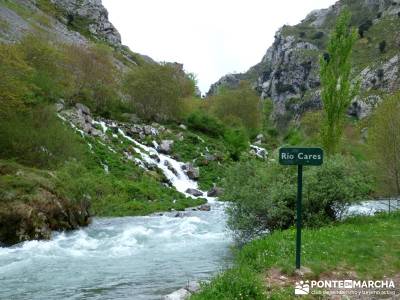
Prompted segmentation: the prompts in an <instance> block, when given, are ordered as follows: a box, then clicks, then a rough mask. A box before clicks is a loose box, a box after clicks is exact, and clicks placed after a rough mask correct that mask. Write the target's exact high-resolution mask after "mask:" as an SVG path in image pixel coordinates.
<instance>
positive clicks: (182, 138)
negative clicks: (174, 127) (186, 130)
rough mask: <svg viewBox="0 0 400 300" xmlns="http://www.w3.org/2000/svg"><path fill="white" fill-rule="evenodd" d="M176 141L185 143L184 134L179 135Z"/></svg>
mask: <svg viewBox="0 0 400 300" xmlns="http://www.w3.org/2000/svg"><path fill="white" fill-rule="evenodd" d="M176 139H177V140H178V141H181V142H182V141H183V140H184V136H183V133H182V132H179V133H178V134H177V135H176Z"/></svg>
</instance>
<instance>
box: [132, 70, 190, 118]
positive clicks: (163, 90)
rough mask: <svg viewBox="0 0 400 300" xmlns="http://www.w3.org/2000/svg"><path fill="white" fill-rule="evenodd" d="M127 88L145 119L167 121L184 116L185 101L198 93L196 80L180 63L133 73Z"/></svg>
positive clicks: (136, 108) (133, 71) (135, 106)
mask: <svg viewBox="0 0 400 300" xmlns="http://www.w3.org/2000/svg"><path fill="white" fill-rule="evenodd" d="M124 88H125V91H126V93H127V94H128V95H129V97H130V99H131V102H132V103H133V106H134V108H135V110H136V112H137V113H138V114H139V115H140V116H141V117H142V118H144V119H147V120H156V121H167V120H176V119H180V118H181V117H182V109H183V107H182V105H183V99H184V98H185V97H188V96H192V95H193V93H194V83H193V80H191V79H189V78H188V77H187V76H186V74H185V73H184V72H183V70H182V68H181V67H180V65H179V64H168V63H165V64H148V65H145V66H142V67H138V68H135V69H134V70H132V71H131V72H129V73H128V74H127V76H126V78H125V80H124Z"/></svg>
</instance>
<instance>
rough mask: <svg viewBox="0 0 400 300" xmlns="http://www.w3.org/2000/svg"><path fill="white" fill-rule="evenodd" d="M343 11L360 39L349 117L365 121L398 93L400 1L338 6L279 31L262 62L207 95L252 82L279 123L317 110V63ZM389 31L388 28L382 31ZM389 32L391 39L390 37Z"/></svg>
mask: <svg viewBox="0 0 400 300" xmlns="http://www.w3.org/2000/svg"><path fill="white" fill-rule="evenodd" d="M344 7H347V8H348V9H349V10H350V11H351V13H352V25H353V26H354V27H355V28H357V29H358V32H359V35H360V39H359V40H358V41H357V43H356V46H355V54H354V56H353V70H354V74H353V75H354V78H355V80H360V81H361V94H360V97H359V98H357V99H354V103H353V104H352V106H351V107H350V108H349V113H350V114H352V115H355V116H357V117H359V118H363V117H365V116H367V115H368V114H369V113H370V112H371V111H372V109H373V108H374V107H375V106H376V104H377V103H379V101H380V100H381V95H382V94H384V93H392V92H394V91H396V90H398V89H399V88H400V78H399V70H398V65H399V57H398V47H399V45H400V36H399V35H398V34H397V33H394V32H398V29H399V26H400V21H399V17H400V1H398V0H396V1H388V0H355V1H345V0H340V1H338V2H337V3H336V4H335V5H332V6H331V7H329V8H327V9H322V10H316V11H313V12H311V13H310V14H309V15H308V16H307V17H306V18H305V19H304V20H303V21H302V22H301V23H300V24H298V25H296V26H286V25H285V26H283V27H282V28H281V29H279V31H278V32H277V33H276V35H275V41H274V43H273V45H272V46H271V47H270V48H269V49H268V50H267V52H266V54H265V56H264V57H263V58H262V60H261V62H260V63H259V64H257V65H256V66H254V67H252V68H250V70H249V71H248V72H246V73H244V74H229V75H226V76H224V77H222V78H221V79H220V80H219V81H218V82H217V83H215V84H214V85H212V86H211V89H210V91H209V93H208V94H209V95H212V94H215V93H217V92H218V89H219V88H220V87H221V86H225V87H227V88H235V87H237V86H238V85H239V82H240V81H241V80H251V81H252V84H253V86H254V88H255V89H256V90H257V92H258V93H259V94H260V96H261V98H263V99H265V98H270V99H272V101H273V103H274V112H273V117H274V119H275V120H276V121H277V122H278V123H285V122H288V120H291V119H293V118H297V117H299V116H301V115H302V114H303V113H304V112H306V111H309V110H316V109H320V108H321V107H322V103H321V95H320V84H321V83H320V78H319V60H320V57H321V55H323V54H324V51H325V49H326V44H327V41H328V37H329V34H330V32H331V30H332V29H333V26H334V23H335V20H336V18H337V16H338V15H339V13H340V11H341V10H342V9H343V8H344ZM388 26H389V28H387V27H388ZM391 32H392V33H391Z"/></svg>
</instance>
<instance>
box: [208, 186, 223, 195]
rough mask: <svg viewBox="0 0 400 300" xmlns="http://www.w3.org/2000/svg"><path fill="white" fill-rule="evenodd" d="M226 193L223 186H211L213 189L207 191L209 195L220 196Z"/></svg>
mask: <svg viewBox="0 0 400 300" xmlns="http://www.w3.org/2000/svg"><path fill="white" fill-rule="evenodd" d="M223 193H224V189H223V188H219V187H216V186H214V187H213V188H211V190H209V191H208V192H207V197H219V196H221V195H222V194H223Z"/></svg>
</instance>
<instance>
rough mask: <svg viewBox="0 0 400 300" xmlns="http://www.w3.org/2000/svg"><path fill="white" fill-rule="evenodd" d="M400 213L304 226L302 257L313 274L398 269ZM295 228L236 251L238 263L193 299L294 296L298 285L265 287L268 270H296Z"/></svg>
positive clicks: (378, 273) (371, 275)
mask: <svg viewBox="0 0 400 300" xmlns="http://www.w3.org/2000/svg"><path fill="white" fill-rule="evenodd" d="M399 228H400V212H396V213H392V214H379V215H377V216H374V217H354V218H350V219H348V220H346V221H345V222H343V223H338V224H336V225H332V226H327V227H322V228H319V229H305V230H303V244H302V255H303V256H302V262H303V265H304V266H306V267H308V268H310V269H311V271H312V274H311V275H309V276H308V277H309V279H318V278H319V276H322V275H324V274H327V273H329V272H338V273H345V272H349V271H352V272H356V274H357V277H358V278H359V279H360V280H363V279H364V280H367V279H376V280H380V279H382V278H383V276H393V275H395V274H398V273H399V272H400V260H399V257H400V238H399V237H400V235H399ZM294 257H295V230H294V229H290V230H285V231H281V232H275V233H273V234H271V235H270V236H267V237H265V238H262V239H259V240H255V241H253V242H251V243H249V244H248V245H246V246H245V247H244V248H243V249H241V250H240V251H238V252H237V254H236V258H235V267H234V268H232V269H230V270H228V271H226V272H224V273H222V274H220V275H218V276H217V277H216V278H215V279H214V280H213V281H212V282H211V283H210V284H206V285H204V286H203V289H202V291H201V292H200V293H199V294H197V295H195V296H193V297H192V298H191V299H192V300H202V299H207V300H212V299H294V298H295V297H294V287H293V286H291V285H290V286H286V287H283V288H282V287H274V286H272V288H271V290H267V288H266V286H265V285H264V284H265V283H264V278H265V274H266V272H267V271H268V270H270V269H272V268H277V269H279V270H281V271H282V273H283V274H285V275H286V276H291V275H293V273H294V271H295V269H294Z"/></svg>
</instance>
